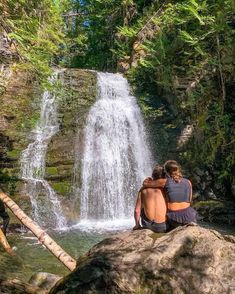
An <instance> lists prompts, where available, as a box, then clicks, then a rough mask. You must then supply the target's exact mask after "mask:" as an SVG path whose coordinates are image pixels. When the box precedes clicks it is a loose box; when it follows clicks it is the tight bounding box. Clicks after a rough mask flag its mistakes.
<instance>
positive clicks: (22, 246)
mask: <svg viewBox="0 0 235 294" xmlns="http://www.w3.org/2000/svg"><path fill="white" fill-rule="evenodd" d="M89 225H90V224H89ZM116 225H117V226H118V227H119V229H117V227H116V228H115V229H114V227H115V224H111V229H114V231H112V230H110V228H109V230H107V231H104V230H100V227H104V226H103V224H102V223H101V224H100V226H97V225H96V227H95V228H93V229H92V230H90V231H87V230H81V229H77V228H76V227H75V228H74V229H70V230H69V231H64V232H59V231H51V232H48V233H49V235H50V236H51V237H52V238H53V239H54V240H55V241H56V242H57V243H58V244H59V245H60V246H61V247H62V248H63V249H64V250H65V251H67V252H68V253H69V254H70V255H71V256H72V257H74V258H75V259H77V258H78V257H79V256H81V255H83V254H84V253H86V252H87V251H88V250H89V249H90V248H91V247H92V246H93V245H95V244H96V243H98V242H100V241H101V240H103V239H104V238H106V237H108V236H110V235H112V234H113V233H115V232H117V231H120V230H126V229H130V228H131V227H132V224H131V223H130V222H127V223H125V224H124V226H123V227H122V226H120V223H119V224H116ZM200 226H202V227H205V228H208V229H214V230H217V231H219V232H220V233H222V234H230V235H235V227H233V226H226V225H217V224H211V223H205V222H201V223H200ZM8 240H9V243H10V245H11V246H12V247H13V248H14V249H15V252H16V253H17V256H18V258H12V257H11V256H9V255H8V254H7V253H5V252H4V251H3V249H2V248H1V247H0V278H18V279H20V280H23V281H28V280H29V278H30V277H31V276H32V275H33V274H34V273H35V272H40V271H45V272H49V273H53V274H57V275H60V276H63V275H66V274H67V273H69V270H67V269H66V267H65V266H64V265H63V264H62V263H60V262H59V261H58V260H57V259H56V258H55V257H54V256H53V255H52V254H51V253H50V252H48V250H47V249H46V248H44V247H43V246H42V245H41V244H40V243H38V241H37V238H36V237H34V235H33V234H31V233H23V234H9V235H8Z"/></svg>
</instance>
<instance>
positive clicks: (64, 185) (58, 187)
mask: <svg viewBox="0 0 235 294" xmlns="http://www.w3.org/2000/svg"><path fill="white" fill-rule="evenodd" d="M51 186H52V188H53V189H54V190H55V191H56V192H57V193H58V194H59V195H66V194H67V193H69V191H70V183H69V182H68V181H62V182H57V183H51Z"/></svg>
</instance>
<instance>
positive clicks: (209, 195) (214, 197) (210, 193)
mask: <svg viewBox="0 0 235 294" xmlns="http://www.w3.org/2000/svg"><path fill="white" fill-rule="evenodd" d="M207 197H208V198H209V199H213V200H216V199H217V197H216V195H215V193H214V192H213V190H212V189H210V190H209V191H208V192H207Z"/></svg>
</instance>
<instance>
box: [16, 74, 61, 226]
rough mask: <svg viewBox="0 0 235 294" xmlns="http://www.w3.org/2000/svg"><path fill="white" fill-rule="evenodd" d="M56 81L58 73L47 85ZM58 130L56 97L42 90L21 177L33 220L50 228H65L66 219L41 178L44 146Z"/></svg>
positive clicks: (24, 156)
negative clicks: (35, 122) (31, 139)
mask: <svg viewBox="0 0 235 294" xmlns="http://www.w3.org/2000/svg"><path fill="white" fill-rule="evenodd" d="M57 78H58V73H55V74H54V75H53V76H52V78H51V79H50V82H51V83H52V84H53V83H54V82H55V81H56V80H57ZM58 130H59V125H58V122H57V103H56V96H55V94H53V93H51V92H49V91H45V92H44V93H43V96H42V102H41V115H40V120H39V122H38V124H37V126H36V128H35V129H34V130H33V131H32V134H33V139H34V141H33V142H32V143H30V144H29V145H28V147H27V148H26V149H25V150H24V151H23V152H22V156H21V177H22V179H23V180H25V181H26V183H25V192H26V194H27V195H28V196H29V197H30V200H31V205H32V211H33V216H34V219H35V221H37V222H38V223H39V224H40V225H42V226H51V227H54V228H62V227H65V226H66V219H65V217H64V216H63V213H62V209H61V205H60V201H59V199H58V197H57V195H56V193H55V191H54V190H53V189H52V187H51V186H50V185H49V183H48V182H47V181H46V180H44V175H45V160H46V152H47V147H48V144H49V142H50V140H51V138H52V136H53V135H55V134H56V133H57V132H58Z"/></svg>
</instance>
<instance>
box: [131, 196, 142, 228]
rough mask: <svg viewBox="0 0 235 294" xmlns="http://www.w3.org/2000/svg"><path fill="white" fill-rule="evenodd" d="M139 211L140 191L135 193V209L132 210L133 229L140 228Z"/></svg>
mask: <svg viewBox="0 0 235 294" xmlns="http://www.w3.org/2000/svg"><path fill="white" fill-rule="evenodd" d="M140 213H141V193H140V192H139V193H138V195H137V199H136V204H135V210H134V218H135V226H134V228H133V230H138V229H140Z"/></svg>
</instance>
